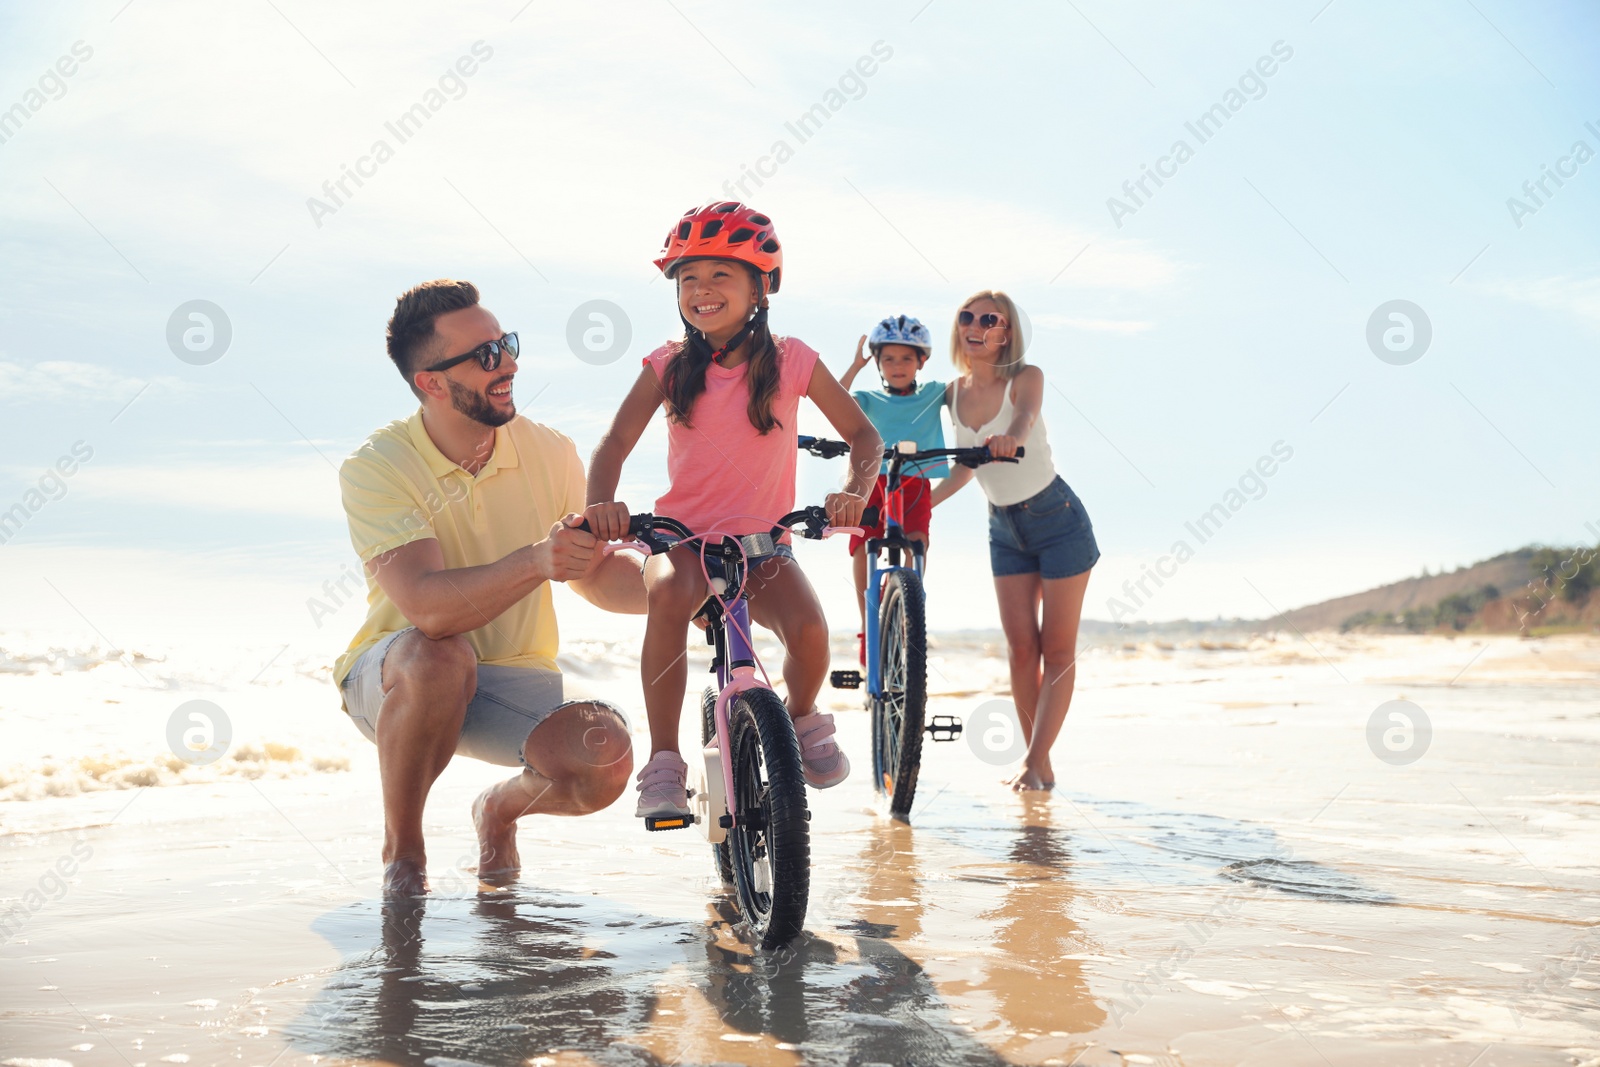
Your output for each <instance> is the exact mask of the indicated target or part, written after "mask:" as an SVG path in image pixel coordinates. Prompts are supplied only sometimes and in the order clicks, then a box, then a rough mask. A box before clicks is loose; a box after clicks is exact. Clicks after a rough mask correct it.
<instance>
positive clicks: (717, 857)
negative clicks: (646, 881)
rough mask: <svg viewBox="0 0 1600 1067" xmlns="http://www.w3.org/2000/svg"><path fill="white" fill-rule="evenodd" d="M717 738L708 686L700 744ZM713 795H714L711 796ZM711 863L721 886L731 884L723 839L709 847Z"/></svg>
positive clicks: (713, 692)
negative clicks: (718, 843)
mask: <svg viewBox="0 0 1600 1067" xmlns="http://www.w3.org/2000/svg"><path fill="white" fill-rule="evenodd" d="M716 736H717V691H716V690H715V689H712V688H711V687H710V686H709V685H708V686H706V691H705V692H703V693H701V694H700V744H701V746H702V747H703V746H705V745H709V744H710V743H711V742H712V741H713V740H715V739H716ZM722 758H723V759H724V760H726V759H727V758H728V754H727V753H726V752H724V753H723V754H722ZM713 795H715V794H713ZM711 861H712V862H713V863H714V864H716V867H717V877H719V878H721V879H722V884H723V885H732V884H733V860H732V859H731V858H729V856H728V842H727V839H726V838H724V839H723V842H722V844H720V845H712V846H711Z"/></svg>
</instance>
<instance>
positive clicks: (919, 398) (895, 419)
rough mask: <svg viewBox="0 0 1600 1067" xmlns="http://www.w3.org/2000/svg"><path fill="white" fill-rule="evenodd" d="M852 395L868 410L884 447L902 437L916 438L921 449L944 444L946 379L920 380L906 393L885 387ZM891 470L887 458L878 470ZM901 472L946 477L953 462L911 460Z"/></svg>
mask: <svg viewBox="0 0 1600 1067" xmlns="http://www.w3.org/2000/svg"><path fill="white" fill-rule="evenodd" d="M850 395H851V396H853V397H855V400H856V403H857V404H860V405H861V410H862V411H864V412H866V415H867V418H868V420H870V421H871V423H872V425H873V427H874V428H875V429H877V431H878V436H880V437H882V438H883V446H884V447H885V448H893V447H894V446H895V445H896V444H897V443H899V442H901V441H915V442H916V443H917V449H918V450H919V451H922V450H925V449H933V448H944V447H945V443H944V423H943V422H942V421H941V420H940V418H939V409H940V408H942V407H944V383H943V382H933V381H919V382H918V383H917V388H916V390H915V391H914V392H912V393H910V394H908V395H906V396H896V395H894V394H893V393H890V392H888V391H887V390H884V389H858V390H856V391H855V392H853V393H851V394H850ZM888 471H889V461H888V460H884V462H883V464H882V466H880V467H879V468H878V473H880V474H887V473H888ZM901 473H903V474H908V475H917V476H919V477H922V478H944V477H947V476H948V475H949V474H950V465H949V464H948V463H946V462H945V461H944V460H942V459H941V460H936V461H931V462H928V463H926V464H918V465H917V466H915V467H913V466H911V465H909V464H908V465H906V466H905V467H902V468H901Z"/></svg>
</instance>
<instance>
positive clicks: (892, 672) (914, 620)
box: [872, 568, 928, 822]
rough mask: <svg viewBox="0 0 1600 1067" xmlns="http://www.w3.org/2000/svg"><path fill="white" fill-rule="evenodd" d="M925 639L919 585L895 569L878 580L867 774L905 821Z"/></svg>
mask: <svg viewBox="0 0 1600 1067" xmlns="http://www.w3.org/2000/svg"><path fill="white" fill-rule="evenodd" d="M927 648H928V644H927V633H926V629H925V626H924V622H923V601H922V580H921V579H920V578H918V577H917V574H916V572H915V571H912V570H907V569H903V568H902V569H900V570H893V571H890V572H889V573H888V574H886V575H884V581H883V595H882V596H881V597H880V598H879V602H878V648H877V656H878V680H879V684H880V686H881V688H882V690H883V695H882V696H877V697H873V698H872V741H873V750H872V770H873V782H874V784H875V785H876V786H877V788H878V792H880V793H882V794H884V795H885V796H887V797H888V798H889V814H890V815H891V816H893V817H894V818H896V819H899V820H901V821H902V822H908V821H910V816H911V801H912V800H913V799H914V798H915V796H916V792H917V772H918V770H919V769H920V768H921V763H922V722H923V717H924V715H925V714H926V711H927V698H928V665H927Z"/></svg>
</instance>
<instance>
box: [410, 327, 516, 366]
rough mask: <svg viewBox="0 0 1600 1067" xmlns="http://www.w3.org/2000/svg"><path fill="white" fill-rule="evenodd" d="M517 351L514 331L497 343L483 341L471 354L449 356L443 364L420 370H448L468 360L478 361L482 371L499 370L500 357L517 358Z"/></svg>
mask: <svg viewBox="0 0 1600 1067" xmlns="http://www.w3.org/2000/svg"><path fill="white" fill-rule="evenodd" d="M517 349H518V345H517V335H516V331H512V332H511V333H508V334H506V335H505V336H504V337H502V338H500V340H498V341H485V342H484V343H483V344H481V345H479V346H478V347H477V348H474V349H473V350H472V351H471V352H467V353H464V354H463V355H459V356H451V357H450V358H449V359H447V360H445V361H444V362H443V363H435V364H434V365H433V366H431V367H424V368H422V369H423V370H449V369H450V368H451V367H454V366H455V365H456V364H458V363H465V362H466V361H467V360H469V359H475V360H477V361H478V365H479V366H481V367H482V368H483V369H484V370H496V369H498V368H499V366H500V360H501V357H502V356H503V355H504V354H505V353H507V352H510V353H511V358H512V359H515V358H517Z"/></svg>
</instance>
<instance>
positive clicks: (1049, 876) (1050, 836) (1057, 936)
mask: <svg viewBox="0 0 1600 1067" xmlns="http://www.w3.org/2000/svg"><path fill="white" fill-rule="evenodd" d="M1018 800H1019V803H1020V804H1021V807H1022V811H1021V818H1020V820H1019V821H1018V823H1017V824H1016V825H1015V826H1012V827H1005V826H996V827H994V828H993V829H992V830H991V831H989V834H988V835H987V836H991V837H993V838H995V839H998V840H999V841H1000V842H1002V844H1003V849H1004V851H1003V859H1002V860H1001V861H1000V862H994V861H990V862H986V863H982V864H969V865H964V866H963V867H962V868H960V870H959V872H958V873H957V874H956V877H957V878H958V879H960V880H962V881H965V882H968V883H969V884H974V885H983V884H987V885H992V886H998V887H1001V890H1000V895H999V899H998V900H997V901H994V903H993V904H992V905H991V906H990V907H988V908H985V909H982V910H980V911H978V912H977V914H976V916H975V919H974V920H969V921H975V922H978V923H984V924H988V925H989V926H990V928H991V929H992V930H993V933H992V935H991V941H992V948H990V949H989V950H988V951H983V952H981V953H980V954H978V955H977V957H976V960H975V962H978V963H979V964H980V966H979V968H978V969H977V970H976V973H973V972H972V969H971V968H970V967H969V968H968V971H969V973H972V977H970V978H952V979H950V980H948V981H945V982H941V983H940V986H939V989H940V992H941V993H943V994H944V995H945V996H947V997H949V998H950V999H952V1000H955V1001H959V1002H961V1003H963V1004H964V1005H966V1007H967V1008H968V1009H969V1010H970V1011H971V1013H972V1015H973V1019H972V1025H973V1026H974V1027H975V1028H976V1029H977V1030H978V1031H979V1032H980V1033H982V1034H983V1035H984V1036H985V1037H986V1038H987V1039H988V1040H990V1041H991V1042H993V1043H994V1044H996V1045H997V1046H998V1049H999V1051H1000V1052H1001V1053H1002V1054H1004V1055H1005V1056H1006V1058H1007V1060H1008V1061H1017V1062H1028V1063H1038V1062H1041V1061H1048V1060H1051V1059H1060V1060H1061V1062H1069V1061H1072V1060H1073V1059H1074V1058H1075V1057H1077V1056H1079V1055H1081V1054H1082V1053H1083V1051H1084V1042H1083V1041H1082V1040H1081V1039H1077V1038H1076V1035H1081V1034H1085V1033H1090V1032H1093V1031H1094V1030H1096V1029H1098V1028H1099V1027H1100V1026H1101V1025H1102V1024H1103V1023H1104V1022H1105V1018H1106V1013H1105V1010H1104V1009H1103V1008H1102V1007H1101V1005H1100V1004H1099V1002H1098V1001H1096V1000H1095V999H1094V997H1093V995H1092V994H1091V992H1090V989H1089V983H1088V981H1087V979H1086V978H1085V976H1084V974H1083V964H1082V962H1081V961H1080V960H1078V959H1075V958H1069V956H1070V954H1072V953H1074V952H1078V951H1081V949H1082V941H1083V935H1082V933H1081V931H1080V930H1079V927H1078V924H1077V922H1075V921H1074V920H1073V917H1072V906H1073V902H1074V899H1075V897H1076V896H1077V894H1078V890H1077V888H1076V887H1075V886H1074V884H1073V881H1072V874H1071V866H1072V850H1071V847H1070V837H1069V834H1068V831H1067V830H1066V829H1064V828H1061V827H1058V826H1056V825H1055V818H1056V815H1055V803H1056V802H1055V801H1053V800H1052V798H1051V797H1050V796H1048V795H1046V794H1038V793H1024V794H1022V795H1021V796H1020V797H1019V798H1018ZM996 814H998V812H997V813H996ZM974 940H977V939H976V938H974ZM1063 1057H1064V1058H1063ZM1080 1062H1083V1061H1080Z"/></svg>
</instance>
